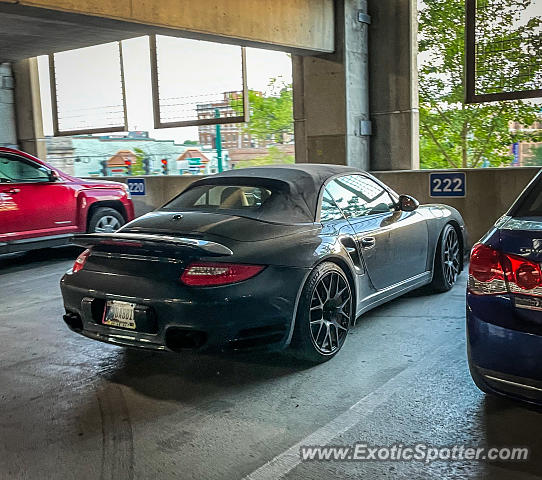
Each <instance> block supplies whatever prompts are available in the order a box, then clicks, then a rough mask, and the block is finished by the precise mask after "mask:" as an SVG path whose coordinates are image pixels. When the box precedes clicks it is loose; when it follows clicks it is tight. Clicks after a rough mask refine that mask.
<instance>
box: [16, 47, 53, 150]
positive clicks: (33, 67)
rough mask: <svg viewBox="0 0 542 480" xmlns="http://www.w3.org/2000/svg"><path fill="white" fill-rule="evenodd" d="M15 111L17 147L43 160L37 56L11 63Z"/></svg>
mask: <svg viewBox="0 0 542 480" xmlns="http://www.w3.org/2000/svg"><path fill="white" fill-rule="evenodd" d="M13 75H14V77H15V112H16V119H17V140H18V142H17V143H18V144H19V148H21V149H22V150H24V151H25V152H28V153H30V154H31V155H35V156H36V157H39V158H41V159H43V160H45V158H46V155H47V148H46V145H45V139H44V135H43V119H42V112H41V97H40V82H39V75H38V61H37V58H35V57H33V58H27V59H25V60H20V61H19V62H16V63H14V64H13Z"/></svg>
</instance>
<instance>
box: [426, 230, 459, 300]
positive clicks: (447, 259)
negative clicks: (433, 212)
mask: <svg viewBox="0 0 542 480" xmlns="http://www.w3.org/2000/svg"><path fill="white" fill-rule="evenodd" d="M460 245H461V244H460V242H459V237H458V235H457V231H456V230H455V228H454V227H453V225H450V224H448V225H446V226H445V227H444V229H443V230H442V232H441V234H440V237H439V240H438V245H437V251H436V253H435V261H434V266H433V280H432V281H431V284H430V285H429V288H430V289H431V290H432V291H433V292H440V293H442V292H447V291H448V290H450V289H451V288H452V287H453V286H454V284H455V282H456V281H457V276H458V275H459V271H460V269H461V257H460V254H461V253H460Z"/></svg>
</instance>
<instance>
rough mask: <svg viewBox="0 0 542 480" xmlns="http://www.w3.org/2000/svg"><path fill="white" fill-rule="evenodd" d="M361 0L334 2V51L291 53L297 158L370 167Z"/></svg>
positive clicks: (365, 31) (364, 27)
mask: <svg viewBox="0 0 542 480" xmlns="http://www.w3.org/2000/svg"><path fill="white" fill-rule="evenodd" d="M366 3H367V2H366V1H365V0H338V1H336V2H335V38H336V51H335V53H333V54H324V55H320V56H307V57H294V58H293V86H294V125H295V142H296V162H298V163H303V162H312V163H333V164H339V165H352V166H355V167H358V168H362V169H368V168H369V137H368V136H366V134H367V133H368V132H366V131H364V129H363V127H365V126H366V125H367V124H366V123H363V122H366V121H367V120H368V119H369V116H368V113H369V112H368V86H367V83H368V82H367V68H368V62H367V43H368V41H367V34H368V27H367V24H366V23H363V22H360V21H358V11H366Z"/></svg>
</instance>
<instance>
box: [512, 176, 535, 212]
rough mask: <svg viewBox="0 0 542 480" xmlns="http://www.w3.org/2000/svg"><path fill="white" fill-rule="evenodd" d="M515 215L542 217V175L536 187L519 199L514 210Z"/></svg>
mask: <svg viewBox="0 0 542 480" xmlns="http://www.w3.org/2000/svg"><path fill="white" fill-rule="evenodd" d="M512 216H513V217H542V177H540V179H539V180H538V181H537V182H536V184H535V185H534V188H533V189H532V190H531V191H530V192H529V193H528V194H527V195H526V196H525V197H524V198H523V199H521V200H520V201H519V203H518V205H517V206H516V208H514V209H513V211H512Z"/></svg>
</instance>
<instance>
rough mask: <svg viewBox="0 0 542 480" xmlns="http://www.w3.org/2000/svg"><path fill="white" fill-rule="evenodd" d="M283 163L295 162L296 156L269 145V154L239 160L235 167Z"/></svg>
mask: <svg viewBox="0 0 542 480" xmlns="http://www.w3.org/2000/svg"><path fill="white" fill-rule="evenodd" d="M283 163H295V157H294V156H293V155H289V154H288V153H286V152H282V151H281V150H280V149H279V148H278V147H269V148H268V149H267V155H265V156H264V157H256V158H251V159H250V160H241V161H238V162H237V163H236V165H235V168H247V167H259V166H261V165H278V164H283Z"/></svg>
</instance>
